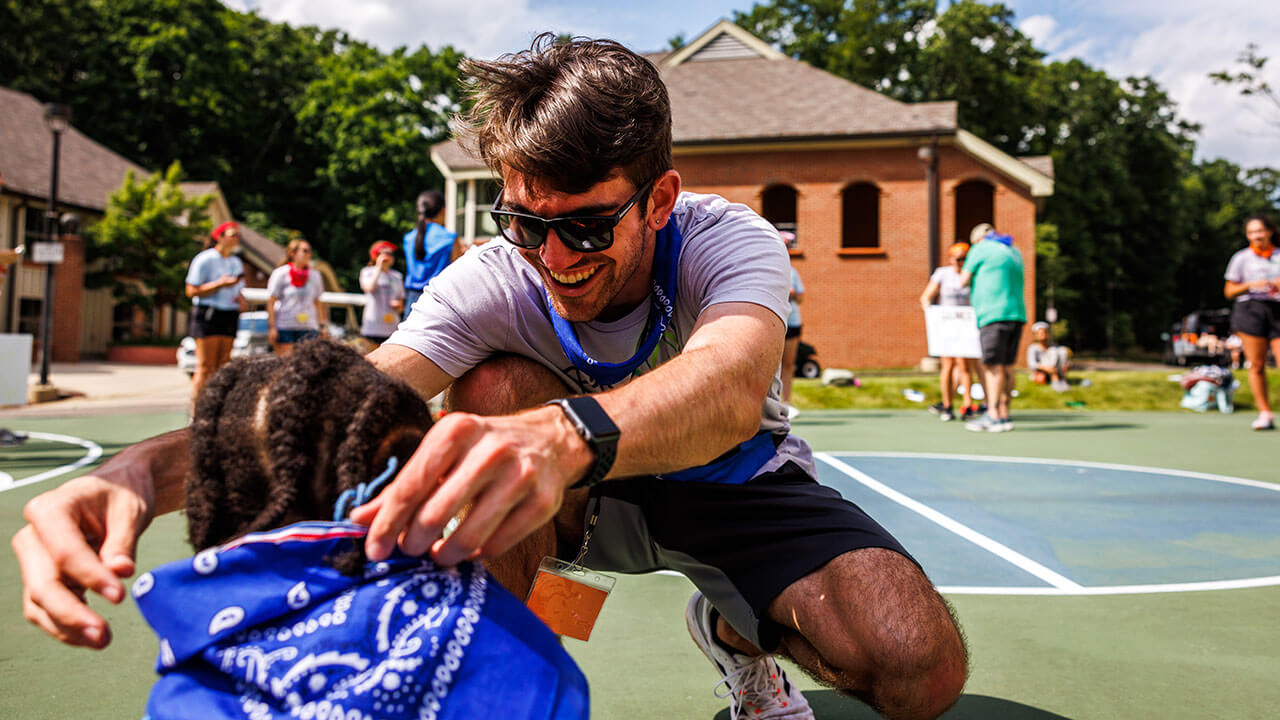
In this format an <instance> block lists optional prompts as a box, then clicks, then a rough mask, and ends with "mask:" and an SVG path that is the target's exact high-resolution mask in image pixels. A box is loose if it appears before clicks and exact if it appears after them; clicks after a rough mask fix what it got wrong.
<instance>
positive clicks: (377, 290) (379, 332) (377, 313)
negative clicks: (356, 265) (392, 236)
mask: <svg viewBox="0 0 1280 720" xmlns="http://www.w3.org/2000/svg"><path fill="white" fill-rule="evenodd" d="M371 285H372V287H373V290H372V292H370V291H369V290H368V289H367V288H369V287H370V286H371ZM360 287H361V289H364V290H365V293H364V296H365V304H364V314H363V315H362V316H361V320H360V334H361V335H363V336H365V337H368V338H385V337H387V336H389V335H391V333H393V332H395V331H396V327H397V326H398V325H399V324H400V311H398V310H396V309H394V308H393V307H392V306H391V303H393V302H395V301H396V300H400V301H403V300H404V295H405V293H404V276H403V275H401V274H400V273H399V272H397V271H395V270H379V269H378V266H377V265H366V266H365V267H363V268H361V269H360Z"/></svg>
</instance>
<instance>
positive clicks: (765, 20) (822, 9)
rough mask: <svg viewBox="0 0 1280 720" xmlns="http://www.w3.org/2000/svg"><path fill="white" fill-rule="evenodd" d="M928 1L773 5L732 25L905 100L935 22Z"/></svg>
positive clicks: (738, 16)
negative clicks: (927, 37)
mask: <svg viewBox="0 0 1280 720" xmlns="http://www.w3.org/2000/svg"><path fill="white" fill-rule="evenodd" d="M935 7H936V6H935V3H934V1H933V0H853V2H844V1H843V0H808V1H806V0H774V2H770V3H761V4H756V5H755V6H754V7H752V8H751V10H749V11H747V12H745V13H743V12H737V11H735V12H734V22H735V23H737V24H738V25H740V26H742V27H743V28H745V29H747V30H749V31H751V32H752V33H754V34H755V35H756V36H758V37H761V38H763V39H765V40H766V41H768V42H770V43H773V44H774V45H776V46H778V48H779V49H781V50H782V52H784V53H786V54H787V55H790V56H791V57H793V58H796V59H797V60H802V61H804V62H806V63H809V64H810V65H813V66H814V67H818V68H822V69H823V70H826V71H827V72H829V73H832V74H834V75H839V76H840V77H843V78H846V79H848V80H851V81H853V82H855V83H858V84H859V85H864V86H866V87H870V88H875V89H877V90H881V91H884V92H888V93H889V94H891V95H893V96H895V97H898V98H899V99H906V97H907V96H908V95H911V94H914V91H913V90H911V89H910V87H911V83H913V82H914V81H915V80H916V78H917V77H918V75H917V74H916V73H917V72H918V71H919V70H920V65H919V62H918V60H919V56H920V53H921V48H922V46H923V44H924V43H925V40H926V36H927V34H928V32H929V30H930V27H931V26H932V25H933V23H934V22H935V21H936V10H935Z"/></svg>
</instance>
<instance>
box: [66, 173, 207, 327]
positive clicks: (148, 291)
mask: <svg viewBox="0 0 1280 720" xmlns="http://www.w3.org/2000/svg"><path fill="white" fill-rule="evenodd" d="M180 182H182V165H181V164H180V163H177V162H175V163H173V164H172V165H170V166H169V168H168V170H166V171H165V172H164V173H157V174H154V175H152V176H150V177H148V178H144V179H139V178H137V177H136V176H135V175H134V174H133V172H132V171H130V172H129V173H128V175H126V177H125V181H124V184H123V185H121V186H120V189H119V190H116V191H115V192H114V193H112V195H111V198H110V199H109V200H108V201H107V211H106V214H105V215H104V216H103V218H102V220H100V221H99V222H98V223H97V224H95V225H94V226H93V227H92V228H90V229H89V237H90V240H91V242H90V243H89V250H88V258H87V259H88V260H89V264H90V267H91V268H92V270H91V271H90V273H89V274H88V276H87V277H86V279H85V282H86V284H88V285H89V286H90V287H110V288H111V290H112V295H114V296H115V298H116V301H117V302H119V303H121V304H124V305H128V306H132V307H138V308H142V309H151V308H153V307H155V306H157V305H176V306H178V307H188V306H189V301H188V300H187V298H186V292H185V287H186V274H187V266H188V265H189V264H190V262H191V258H192V257H194V256H195V254H196V252H198V251H199V250H200V245H201V240H200V239H201V238H204V237H208V235H209V231H210V227H209V218H208V208H209V203H210V201H211V200H212V199H213V198H212V196H210V195H201V196H199V197H188V196H187V195H186V194H185V193H184V192H183V191H182V188H181V187H179V183H180Z"/></svg>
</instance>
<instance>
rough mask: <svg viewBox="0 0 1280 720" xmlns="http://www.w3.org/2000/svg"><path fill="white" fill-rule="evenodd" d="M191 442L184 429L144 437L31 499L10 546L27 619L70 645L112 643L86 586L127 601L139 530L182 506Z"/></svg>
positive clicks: (88, 645)
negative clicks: (85, 472)
mask: <svg viewBox="0 0 1280 720" xmlns="http://www.w3.org/2000/svg"><path fill="white" fill-rule="evenodd" d="M188 442H189V435H188V431H187V430H186V429H183V430H176V431H174V432H171V433H167V434H165V435H160V436H157V437H154V438H151V439H150V440H145V441H143V442H141V443H138V444H137V445H133V446H131V447H129V448H126V449H125V450H123V451H121V452H120V453H119V454H118V455H116V456H115V457H113V458H112V459H111V460H109V461H107V462H106V463H105V464H104V465H103V466H102V467H100V468H98V469H97V470H95V471H94V472H93V473H91V474H89V475H85V476H82V477H78V478H76V479H74V480H71V481H69V482H66V483H63V484H62V485H61V486H59V487H58V488H56V489H54V490H50V491H49V492H46V493H43V494H41V495H38V496H36V497H35V498H33V499H32V500H31V501H30V502H28V503H27V506H26V509H25V510H24V512H23V514H24V517H25V518H26V520H27V523H28V524H27V525H26V526H25V527H23V528H22V529H21V530H19V531H18V532H17V534H16V535H14V536H13V541H12V545H13V551H14V553H15V554H17V556H18V563H19V565H20V566H21V568H22V610H23V614H24V615H25V616H26V618H27V620H28V621H30V622H31V623H32V624H34V625H36V626H38V627H40V628H41V629H42V630H44V631H45V632H47V633H49V634H50V635H52V636H53V637H55V638H57V639H59V640H61V641H62V642H64V643H67V644H69V645H84V646H86V647H92V648H103V647H106V646H107V643H109V642H111V628H110V627H108V625H107V621H106V620H105V619H103V618H102V616H101V615H98V614H97V613H95V612H94V611H93V610H90V609H89V606H88V603H87V602H86V599H85V591H86V590H92V591H94V592H96V593H97V594H99V595H101V596H102V597H105V598H106V599H107V600H109V601H111V602H113V603H119V602H120V601H121V600H123V599H124V597H125V588H124V583H122V582H121V580H120V578H125V577H129V576H130V575H132V574H133V572H134V551H135V548H136V545H137V541H138V536H139V535H141V534H142V531H143V530H145V529H146V527H147V525H148V524H150V522H151V519H152V518H153V517H155V516H156V515H158V514H160V513H166V512H170V511H172V510H176V509H178V508H180V507H182V504H183V478H184V477H185V475H186V472H187V463H188Z"/></svg>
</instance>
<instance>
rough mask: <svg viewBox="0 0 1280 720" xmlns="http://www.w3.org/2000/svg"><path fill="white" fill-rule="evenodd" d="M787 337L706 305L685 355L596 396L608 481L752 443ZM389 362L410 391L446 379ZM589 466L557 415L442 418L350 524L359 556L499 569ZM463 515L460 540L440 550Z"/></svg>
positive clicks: (730, 307)
mask: <svg viewBox="0 0 1280 720" xmlns="http://www.w3.org/2000/svg"><path fill="white" fill-rule="evenodd" d="M783 333H784V330H783V324H782V320H781V319H780V318H779V317H778V316H777V315H776V314H774V313H773V312H772V311H770V310H768V309H766V308H764V307H761V306H759V305H754V304H750V303H724V304H719V305H713V306H712V307H710V308H708V309H707V311H706V312H704V313H703V315H702V317H701V319H700V320H699V322H698V325H697V326H696V327H695V329H694V331H693V333H692V334H691V336H690V338H689V341H688V342H687V343H686V345H685V348H684V350H683V351H682V352H681V354H680V355H678V356H677V357H675V358H672V359H671V360H670V361H668V362H667V363H665V364H663V365H662V366H661V367H659V368H657V369H655V370H654V371H652V372H650V373H648V374H645V375H643V376H640V377H638V378H636V379H634V380H632V381H631V382H630V383H628V384H626V385H624V386H622V387H621V388H618V389H616V390H611V391H609V392H605V393H601V394H598V395H596V396H595V397H596V399H597V400H598V401H599V403H600V405H601V406H602V407H603V408H604V409H605V411H606V412H607V413H608V414H609V415H610V417H611V418H612V419H613V421H614V423H615V424H616V425H617V426H618V428H619V429H620V430H621V438H620V440H619V444H618V456H617V460H616V462H615V464H614V466H613V470H612V471H611V472H610V473H609V475H608V477H610V478H613V477H629V476H635V475H648V474H658V473H664V472H671V471H675V470H681V469H684V468H688V467H694V466H697V465H701V464H704V463H706V462H708V461H710V460H713V459H715V458H716V457H718V456H719V455H721V454H723V453H724V452H725V451H727V450H729V449H730V448H732V447H733V446H734V445H736V444H738V443H740V442H742V441H744V440H746V439H748V438H750V437H751V436H752V435H753V434H754V433H755V432H756V431H757V430H758V428H759V425H760V409H761V406H762V405H763V404H764V401H765V398H766V396H767V394H768V390H769V386H770V384H771V383H772V382H773V377H774V375H775V374H776V372H777V369H778V364H779V361H780V359H781V356H782V338H783ZM384 347H385V346H384ZM380 352H381V351H380ZM392 353H394V356H395V362H392V363H384V362H380V360H381V358H380V359H379V360H375V361H374V363H375V365H379V367H381V368H382V369H383V370H384V371H387V372H389V373H391V374H394V375H397V376H400V373H401V372H406V371H407V376H402V377H403V379H405V380H410V378H411V377H412V376H413V375H416V374H418V372H421V373H426V374H427V375H428V376H433V375H434V374H436V373H442V371H441V370H440V369H439V367H437V366H436V365H435V364H434V363H432V362H431V361H429V360H427V359H426V358H423V357H422V356H421V355H417V353H415V352H414V351H412V350H409V349H408V348H396V349H394V350H390V349H389V350H388V351H387V353H386V355H385V358H386V359H388V360H389V359H391V358H392ZM371 359H373V357H372V356H371ZM414 366H417V367H418V371H414V370H412V368H413V367H414ZM411 382H412V381H411ZM432 384H433V385H434V383H432ZM592 461H593V456H592V453H591V450H590V449H589V448H588V447H587V445H586V443H585V442H583V440H582V439H581V438H580V437H579V436H578V435H577V433H576V432H575V431H574V429H573V427H572V425H570V423H569V421H568V420H567V419H566V418H565V416H564V413H563V412H562V411H561V409H560V408H559V407H556V406H541V407H537V408H534V409H531V410H527V411H525V412H522V413H519V414H516V415H505V416H488V417H486V416H479V415H471V414H468V413H449V414H448V415H446V416H445V417H444V418H442V419H441V421H440V422H438V423H437V424H436V425H435V426H434V427H433V428H432V429H431V431H430V432H429V433H428V434H427V436H426V438H424V439H423V442H422V444H421V445H420V446H419V448H418V450H417V452H415V453H414V455H413V456H412V457H411V458H410V459H409V461H408V462H407V463H406V464H405V466H404V468H403V469H402V470H401V472H400V474H399V475H398V476H397V478H396V480H395V482H393V483H392V484H391V485H389V486H388V487H387V489H386V490H385V491H384V492H383V493H382V494H381V495H379V496H378V498H376V499H375V500H374V501H373V502H371V503H370V504H368V505H366V506H364V507H362V508H359V509H357V510H356V511H355V512H353V513H352V519H353V520H355V521H357V522H361V523H365V524H368V525H369V526H370V533H369V538H368V541H367V543H366V551H367V552H368V553H369V556H370V557H371V558H373V559H381V558H384V557H386V556H387V555H388V554H389V553H390V552H391V549H392V547H393V546H395V545H396V544H399V545H400V547H401V548H402V549H404V550H405V551H406V552H408V553H409V554H415V555H416V554H422V553H425V552H428V551H430V552H431V553H432V554H433V556H434V557H435V559H436V560H437V561H439V562H441V563H442V564H446V565H449V564H454V563H457V562H460V561H462V560H465V559H468V558H472V557H479V558H490V557H496V556H497V555H501V554H502V553H503V552H505V551H506V550H508V549H510V548H511V547H512V546H514V545H515V544H516V543H517V542H519V541H520V540H521V539H522V538H524V537H525V536H526V535H528V534H529V533H530V532H532V531H533V530H534V529H536V528H537V527H539V526H541V525H542V524H543V523H545V522H547V521H548V520H549V519H550V518H551V517H552V516H553V515H554V514H555V512H556V510H557V509H558V508H559V507H560V504H561V502H562V501H563V497H564V490H565V489H566V488H567V487H568V486H570V485H572V484H573V483H574V482H576V481H578V480H579V479H580V478H582V476H583V475H584V474H585V473H586V472H587V470H588V468H589V467H590V466H591V463H592ZM463 514H465V517H464V518H463V520H462V522H461V524H460V525H459V526H458V528H457V530H456V531H455V532H454V533H453V534H452V535H451V536H450V537H449V539H448V540H443V539H441V532H442V530H443V528H444V527H445V526H446V525H447V524H448V523H449V521H450V520H451V519H452V518H454V517H455V516H459V515H463Z"/></svg>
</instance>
